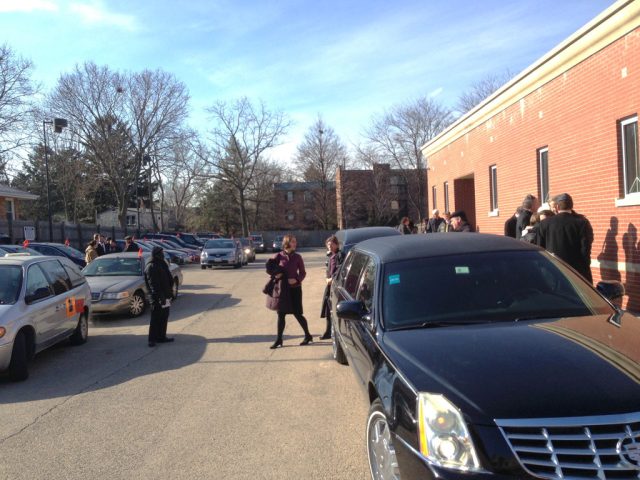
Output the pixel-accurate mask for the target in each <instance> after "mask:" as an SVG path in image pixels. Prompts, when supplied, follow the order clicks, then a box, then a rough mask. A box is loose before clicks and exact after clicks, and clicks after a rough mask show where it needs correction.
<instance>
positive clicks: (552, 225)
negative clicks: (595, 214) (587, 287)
mask: <svg viewBox="0 0 640 480" xmlns="http://www.w3.org/2000/svg"><path fill="white" fill-rule="evenodd" d="M553 201H554V202H555V210H556V213H557V215H554V216H552V217H548V218H545V219H544V220H543V221H542V222H540V226H539V227H538V245H540V246H541V247H544V248H546V249H547V250H548V251H549V252H551V253H553V254H554V255H556V256H558V257H560V258H561V259H562V260H564V261H565V262H567V263H568V264H569V265H571V266H572V267H573V268H574V269H575V270H577V271H578V272H579V273H580V274H581V275H582V276H583V277H584V278H586V279H587V280H588V281H589V282H593V277H592V275H591V245H592V244H593V228H592V227H591V223H589V220H587V219H586V217H584V215H580V214H577V213H575V212H574V211H573V199H572V198H571V195H569V194H568V193H563V194H561V195H557V196H556V197H554V198H553Z"/></svg>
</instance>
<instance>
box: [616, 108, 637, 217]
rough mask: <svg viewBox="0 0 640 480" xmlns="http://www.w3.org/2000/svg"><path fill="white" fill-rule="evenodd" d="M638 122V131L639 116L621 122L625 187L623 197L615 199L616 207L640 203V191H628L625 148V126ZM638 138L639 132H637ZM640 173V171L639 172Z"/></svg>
mask: <svg viewBox="0 0 640 480" xmlns="http://www.w3.org/2000/svg"><path fill="white" fill-rule="evenodd" d="M633 123H635V124H636V132H637V130H638V127H637V124H638V116H637V115H635V116H633V117H631V118H627V119H626V120H622V121H621V122H620V139H621V144H622V174H623V178H622V181H623V184H622V185H623V188H624V196H623V197H622V198H617V199H616V201H615V204H616V207H626V206H631V205H640V192H631V193H628V192H627V161H626V157H627V152H626V150H625V144H626V142H625V138H624V127H625V126H627V125H631V124H633ZM636 140H637V133H636ZM639 153H640V152H638V145H637V144H636V156H637V155H638V154H639ZM639 173H640V172H639Z"/></svg>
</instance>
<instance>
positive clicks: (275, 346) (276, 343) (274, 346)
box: [269, 340, 282, 350]
mask: <svg viewBox="0 0 640 480" xmlns="http://www.w3.org/2000/svg"><path fill="white" fill-rule="evenodd" d="M281 347H282V340H276V341H275V342H274V344H273V345H271V346H270V347H269V348H270V349H271V350H275V349H276V348H281Z"/></svg>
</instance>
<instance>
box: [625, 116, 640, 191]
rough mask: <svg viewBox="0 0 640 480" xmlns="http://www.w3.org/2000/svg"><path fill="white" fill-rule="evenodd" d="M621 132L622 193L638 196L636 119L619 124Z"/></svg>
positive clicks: (638, 173)
mask: <svg viewBox="0 0 640 480" xmlns="http://www.w3.org/2000/svg"><path fill="white" fill-rule="evenodd" d="M620 128H621V130H622V132H621V133H622V166H623V171H624V193H625V196H626V195H634V196H635V195H636V194H640V164H639V163H638V117H633V118H629V119H627V120H624V121H622V122H620Z"/></svg>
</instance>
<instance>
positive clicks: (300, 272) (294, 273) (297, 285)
mask: <svg viewBox="0 0 640 480" xmlns="http://www.w3.org/2000/svg"><path fill="white" fill-rule="evenodd" d="M296 246H297V240H296V237H294V236H293V235H285V236H284V238H283V239H282V251H280V252H278V253H277V254H275V255H274V257H273V259H274V260H275V261H276V262H277V264H278V266H279V267H280V268H282V270H283V271H284V273H283V274H278V275H281V276H280V277H278V278H280V279H281V282H282V286H283V288H282V291H283V293H284V295H282V296H281V298H280V303H279V305H278V337H277V338H276V341H275V342H274V343H273V345H271V347H270V348H271V349H275V348H279V347H282V335H283V333H284V327H285V316H286V315H287V314H289V313H291V314H293V316H294V317H296V320H298V323H299V324H300V326H301V327H302V330H303V331H304V340H303V341H302V342H301V343H300V345H308V344H309V343H311V342H312V341H313V337H312V336H311V334H310V333H309V326H308V323H307V319H306V318H304V315H303V314H302V313H303V312H302V281H303V280H304V278H305V277H306V276H307V272H306V270H305V268H304V261H303V260H302V257H301V256H300V254H299V253H297V252H296Z"/></svg>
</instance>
